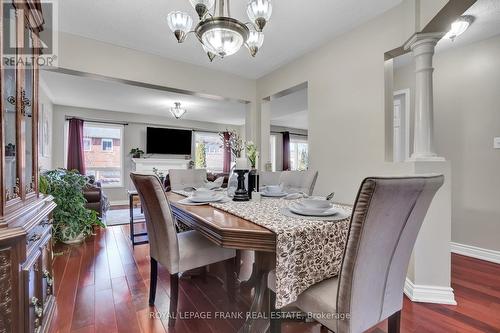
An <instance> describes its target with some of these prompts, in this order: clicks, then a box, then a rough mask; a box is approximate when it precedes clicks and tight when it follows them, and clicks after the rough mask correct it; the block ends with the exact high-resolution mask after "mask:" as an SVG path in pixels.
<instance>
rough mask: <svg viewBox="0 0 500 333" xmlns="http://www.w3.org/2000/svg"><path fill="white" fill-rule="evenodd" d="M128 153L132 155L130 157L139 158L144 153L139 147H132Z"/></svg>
mask: <svg viewBox="0 0 500 333" xmlns="http://www.w3.org/2000/svg"><path fill="white" fill-rule="evenodd" d="M129 154H130V155H132V158H141V157H142V155H144V150H142V149H141V148H132V149H130V153H129Z"/></svg>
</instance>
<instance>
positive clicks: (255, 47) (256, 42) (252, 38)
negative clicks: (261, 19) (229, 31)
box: [246, 31, 264, 57]
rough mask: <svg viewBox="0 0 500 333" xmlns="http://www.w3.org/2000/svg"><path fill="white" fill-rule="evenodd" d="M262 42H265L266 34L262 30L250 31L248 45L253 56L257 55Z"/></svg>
mask: <svg viewBox="0 0 500 333" xmlns="http://www.w3.org/2000/svg"><path fill="white" fill-rule="evenodd" d="M262 44H264V34H263V33H262V32H260V31H250V34H249V35H248V40H247V43H246V45H247V48H248V50H249V51H250V54H251V55H252V57H255V55H256V54H257V52H258V51H259V49H260V48H261V47H262Z"/></svg>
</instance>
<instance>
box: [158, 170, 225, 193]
mask: <svg viewBox="0 0 500 333" xmlns="http://www.w3.org/2000/svg"><path fill="white" fill-rule="evenodd" d="M201 171H204V170H201V169H200V172H201ZM219 177H224V181H223V182H222V187H223V188H226V187H227V183H228V181H229V173H227V172H220V173H213V172H207V173H206V177H205V175H203V180H205V178H206V180H207V181H209V182H213V181H214V180H216V179H217V178H219ZM164 185H165V190H166V191H167V192H169V191H171V190H172V186H171V183H170V177H169V175H167V176H166V177H165V182H164Z"/></svg>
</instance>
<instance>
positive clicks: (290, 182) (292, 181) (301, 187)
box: [279, 170, 318, 195]
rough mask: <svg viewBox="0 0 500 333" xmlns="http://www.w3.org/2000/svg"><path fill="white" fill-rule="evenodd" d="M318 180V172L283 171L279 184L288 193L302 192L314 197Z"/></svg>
mask: <svg viewBox="0 0 500 333" xmlns="http://www.w3.org/2000/svg"><path fill="white" fill-rule="evenodd" d="M317 179H318V171H311V170H307V171H283V172H281V175H280V180H279V183H280V184H281V186H282V187H283V190H284V191H285V192H287V193H298V192H302V193H305V194H307V195H312V194H313V192H314V186H315V185H316V180H317Z"/></svg>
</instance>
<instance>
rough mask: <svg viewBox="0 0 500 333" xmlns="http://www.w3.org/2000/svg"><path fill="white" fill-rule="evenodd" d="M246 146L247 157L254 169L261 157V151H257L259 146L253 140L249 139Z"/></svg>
mask: <svg viewBox="0 0 500 333" xmlns="http://www.w3.org/2000/svg"><path fill="white" fill-rule="evenodd" d="M245 148H246V151H247V158H248V161H249V162H250V166H251V167H252V169H255V168H256V166H257V161H258V158H259V152H258V151H257V146H256V145H255V143H253V141H247V142H246V144H245Z"/></svg>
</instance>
